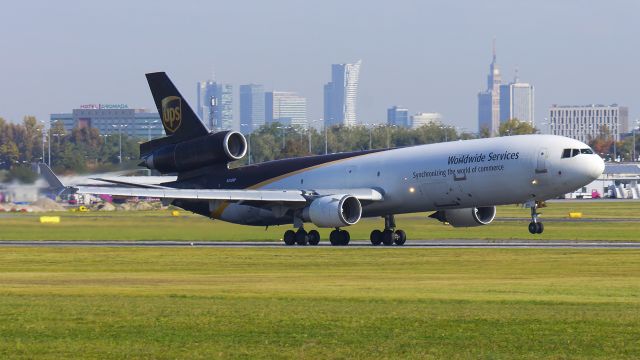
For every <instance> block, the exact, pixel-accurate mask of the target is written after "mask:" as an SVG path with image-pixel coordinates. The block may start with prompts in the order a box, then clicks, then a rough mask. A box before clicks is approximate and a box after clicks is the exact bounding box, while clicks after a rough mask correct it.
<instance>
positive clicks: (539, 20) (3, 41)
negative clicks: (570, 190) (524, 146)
mask: <svg viewBox="0 0 640 360" xmlns="http://www.w3.org/2000/svg"><path fill="white" fill-rule="evenodd" d="M639 19H640V1H635V0H629V1H611V0H609V1H578V0H571V1H564V0H555V1H531V0H529V1H517V0H503V1H477V0H473V1H403V0H395V1H392V2H391V1H389V2H387V1H371V0H369V1H364V0H363V1H348V0H323V1H302V0H298V1H295V0H268V1H259V0H254V1H241V0H235V1H234V0H228V1H151V0H137V1H131V0H129V1H99V2H98V1H95V2H92V1H87V0H83V1H66V0H58V1H28V0H24V1H7V2H5V3H3V6H2V11H1V12H0V49H1V53H0V54H1V55H0V56H1V60H0V61H1V66H0V116H1V117H4V118H6V119H10V120H14V121H15V120H20V119H21V118H22V117H23V116H24V115H26V114H33V115H36V116H37V117H38V118H39V119H42V120H48V117H49V113H52V112H68V111H70V110H71V109H72V108H74V107H77V106H78V105H80V104H84V103H127V104H129V105H130V106H135V107H147V108H153V101H152V98H151V95H150V93H149V90H148V88H147V84H146V80H145V78H144V73H145V72H150V71H159V70H164V71H167V72H168V73H169V76H170V77H171V78H172V79H173V81H174V82H175V84H176V85H177V86H178V88H179V89H180V90H181V92H182V94H183V95H184V96H185V97H186V98H187V99H188V100H189V101H190V102H191V103H192V105H195V97H196V82H197V81H198V80H201V79H206V78H209V77H210V76H211V75H210V74H211V72H212V69H213V68H215V74H216V78H217V80H220V81H223V82H229V83H231V84H233V85H234V91H235V94H234V97H235V99H234V100H237V99H238V94H237V91H238V85H240V84H244V83H250V82H253V83H262V84H264V85H265V86H266V88H267V89H275V90H282V91H297V92H299V93H300V94H301V95H303V96H306V97H307V99H308V100H307V101H308V111H309V118H310V119H318V118H321V117H322V101H323V99H322V86H323V84H324V83H325V82H327V81H328V80H329V77H330V64H331V63H338V62H353V61H356V60H358V59H362V68H361V72H360V88H359V95H358V120H359V121H364V122H379V121H384V120H385V119H386V109H387V108H388V107H389V106H391V105H394V104H397V105H401V106H405V107H408V108H409V111H410V112H411V113H415V112H420V111H425V112H440V113H442V114H443V115H444V119H445V121H446V122H447V123H450V124H453V125H457V126H462V127H465V128H467V129H469V130H472V131H475V130H476V128H477V121H476V117H477V114H476V112H477V110H476V108H477V99H476V95H477V92H478V91H479V90H482V89H484V87H485V86H486V85H485V82H486V75H487V71H488V65H489V62H490V61H491V40H492V38H493V37H496V39H497V48H498V64H499V66H500V68H501V70H502V72H503V78H507V79H511V78H512V77H513V73H514V69H515V68H516V67H517V68H518V69H519V74H520V79H521V80H522V81H524V82H530V83H532V84H533V85H534V86H535V88H536V89H535V90H536V99H535V101H536V120H537V122H538V123H541V122H543V121H544V120H543V118H544V117H545V116H546V112H547V109H548V107H549V105H551V104H554V103H557V104H587V103H605V104H609V103H614V102H617V103H619V104H623V105H627V106H629V108H630V117H631V119H636V118H638V117H640V91H639V90H640V89H639V84H640V68H639V66H640V46H639V45H640V40H639V36H640V20H639ZM236 108H237V104H236ZM234 115H235V117H236V119H237V118H238V117H239V116H238V113H237V111H236V113H235V114H234Z"/></svg>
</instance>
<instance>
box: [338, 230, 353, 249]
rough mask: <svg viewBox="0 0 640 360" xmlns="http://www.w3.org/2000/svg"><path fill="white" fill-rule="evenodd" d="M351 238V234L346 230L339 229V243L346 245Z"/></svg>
mask: <svg viewBox="0 0 640 360" xmlns="http://www.w3.org/2000/svg"><path fill="white" fill-rule="evenodd" d="M350 240H351V235H349V232H348V231H347V230H340V245H342V246H347V245H349V241H350Z"/></svg>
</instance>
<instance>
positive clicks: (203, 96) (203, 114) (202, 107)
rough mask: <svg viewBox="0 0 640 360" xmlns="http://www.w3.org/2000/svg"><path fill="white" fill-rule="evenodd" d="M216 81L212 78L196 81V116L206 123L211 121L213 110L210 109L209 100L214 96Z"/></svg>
mask: <svg viewBox="0 0 640 360" xmlns="http://www.w3.org/2000/svg"><path fill="white" fill-rule="evenodd" d="M215 91H216V82H215V81H213V80H206V81H199V82H198V101H197V109H196V112H197V113H198V117H200V120H202V121H204V122H205V123H206V124H207V125H209V124H211V123H212V121H213V120H212V119H213V112H212V111H211V110H212V109H211V101H212V99H214V98H215Z"/></svg>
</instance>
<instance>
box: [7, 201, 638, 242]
mask: <svg viewBox="0 0 640 360" xmlns="http://www.w3.org/2000/svg"><path fill="white" fill-rule="evenodd" d="M571 211H578V212H582V213H583V216H584V218H585V219H590V218H591V219H593V218H602V219H607V218H625V219H632V220H637V221H631V222H619V223H617V222H616V223H614V222H586V221H585V222H547V223H546V224H545V232H544V234H542V235H535V236H534V235H531V234H529V232H528V231H527V224H528V223H529V219H528V215H529V210H528V209H523V208H520V207H517V206H500V207H499V208H498V217H497V220H496V221H495V222H494V223H493V224H491V225H488V226H482V227H475V228H453V227H451V226H448V225H443V224H441V223H439V222H437V221H435V220H433V219H428V218H427V214H424V213H423V214H411V215H401V216H398V217H397V224H398V226H399V227H400V228H402V229H404V230H405V231H406V232H407V234H408V237H409V240H411V239H427V240H428V239H489V240H491V239H529V240H555V239H568V240H620V241H637V240H640V236H639V234H638V229H639V228H640V225H639V223H640V202H638V201H624V202H552V203H549V206H548V207H546V208H543V209H541V212H542V213H543V217H542V219H543V220H544V219H563V218H564V219H566V218H568V214H569V212H571ZM181 214H182V215H181V216H180V217H172V216H171V214H170V212H169V211H128V212H113V213H104V212H90V213H71V212H63V213H59V214H56V215H61V216H62V222H61V224H57V225H54V224H44V225H43V224H40V223H39V222H38V216H39V215H36V214H21V215H12V214H5V215H2V216H0V228H1V231H0V240H179V241H207V240H228V241H243V240H256V241H275V240H279V239H281V237H282V234H283V233H284V231H285V230H286V229H289V228H290V227H289V226H276V227H270V228H269V229H268V230H266V231H265V229H264V228H263V227H251V226H240V225H234V224H229V223H225V222H222V221H218V220H215V221H214V220H210V219H207V218H205V217H202V216H197V215H193V214H189V213H187V212H184V211H183V212H181ZM513 217H517V218H521V221H501V220H500V219H501V218H513ZM382 225H383V223H382V219H362V220H361V221H360V222H359V223H358V224H357V225H355V226H352V227H350V228H349V231H350V233H351V237H352V239H360V240H366V239H368V238H369V233H370V232H371V230H373V229H375V228H381V227H382ZM312 228H313V226H308V227H307V229H312ZM329 231H330V230H326V229H323V230H321V235H322V237H323V239H325V240H326V239H327V238H328V233H329Z"/></svg>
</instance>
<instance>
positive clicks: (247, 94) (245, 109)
mask: <svg viewBox="0 0 640 360" xmlns="http://www.w3.org/2000/svg"><path fill="white" fill-rule="evenodd" d="M264 123H265V93H264V86H262V85H257V84H248V85H240V130H241V131H242V132H245V133H249V132H253V131H254V130H256V129H258V128H260V127H261V126H262V125H264Z"/></svg>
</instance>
